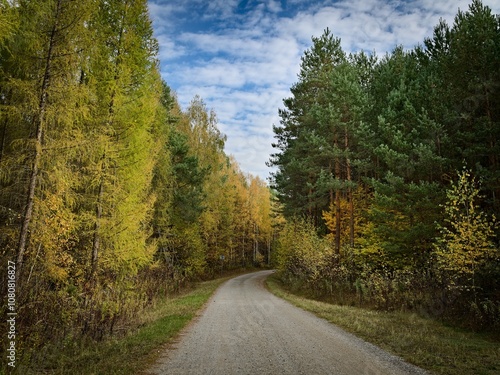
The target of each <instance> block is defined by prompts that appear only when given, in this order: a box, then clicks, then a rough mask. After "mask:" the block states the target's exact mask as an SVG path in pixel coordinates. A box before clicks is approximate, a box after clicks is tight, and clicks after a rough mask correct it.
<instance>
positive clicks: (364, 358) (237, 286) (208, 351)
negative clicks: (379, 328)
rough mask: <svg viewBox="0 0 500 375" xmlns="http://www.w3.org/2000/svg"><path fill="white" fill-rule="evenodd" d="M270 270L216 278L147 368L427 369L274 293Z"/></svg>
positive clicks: (392, 374)
mask: <svg viewBox="0 0 500 375" xmlns="http://www.w3.org/2000/svg"><path fill="white" fill-rule="evenodd" d="M272 272H273V271H260V272H255V273H251V274H246V275H243V276H239V277H236V278H233V279H231V280H229V281H227V282H226V283H225V284H223V285H222V286H221V287H220V288H219V289H218V290H217V291H216V292H215V294H214V295H213V296H212V297H211V299H210V300H209V302H208V304H207V307H206V309H205V310H204V312H203V313H202V314H201V316H200V317H199V319H197V321H195V322H194V323H193V324H192V325H190V327H189V328H188V329H187V330H185V331H184V333H183V334H182V335H181V337H180V338H179V341H178V342H177V343H176V344H174V346H173V348H170V349H168V350H167V351H166V352H165V353H164V354H163V355H162V357H161V358H160V360H159V361H158V362H157V363H156V365H155V366H154V367H153V368H151V369H150V371H149V374H164V375H167V374H168V375H174V374H186V375H188V374H189V375H197V374H204V375H205V374H206V375H208V374H221V375H222V374H228V375H233V374H234V375H240V374H269V375H271V374H272V375H279V374H293V375H298V374H304V375H313V374H335V375H402V374H427V373H426V372H425V371H423V370H421V369H419V368H417V367H415V366H412V365H410V364H408V363H406V362H404V361H403V360H401V359H400V358H398V357H395V356H393V355H390V354H388V353H387V352H384V351H383V350H381V349H379V348H378V347H376V346H374V345H371V344H369V343H366V342H365V341H363V340H360V339H359V338H357V337H355V336H353V335H351V334H349V333H346V332H345V331H343V330H342V329H340V328H338V327H337V326H335V325H332V324H330V323H328V322H327V321H326V320H324V319H320V318H317V317H316V316H315V315H313V314H311V313H308V312H306V311H304V310H301V309H299V308H297V307H294V306H292V305H291V304H289V303H288V302H286V301H284V300H282V299H280V298H278V297H276V296H274V295H273V294H271V293H270V292H268V291H267V290H266V289H265V288H264V286H263V281H264V279H265V278H266V277H267V276H268V275H269V274H271V273H272Z"/></svg>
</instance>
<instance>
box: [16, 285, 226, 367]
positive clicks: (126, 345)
mask: <svg viewBox="0 0 500 375" xmlns="http://www.w3.org/2000/svg"><path fill="white" fill-rule="evenodd" d="M229 278H230V277H226V278H220V279H216V280H212V281H207V282H202V283H199V284H198V285H197V286H196V287H194V288H193V289H192V290H190V291H189V292H187V293H184V294H181V295H179V296H177V297H173V298H168V299H165V300H164V301H161V302H158V303H157V305H156V307H155V308H153V309H150V310H148V311H146V312H145V313H144V316H143V317H141V322H142V327H140V328H138V329H136V330H134V331H133V332H129V333H128V334H127V335H125V336H123V337H121V338H114V339H108V340H105V341H103V342H85V343H83V342H82V343H78V344H76V343H73V345H71V347H66V348H64V349H63V350H60V351H57V352H54V353H51V354H50V355H48V356H47V358H46V359H47V360H46V364H47V365H46V367H45V368H43V369H40V368H38V369H32V368H22V369H21V368H19V369H17V370H18V373H22V374H52V375H63V374H71V375H76V374H78V375H100V374H102V375H112V374H121V375H122V374H138V373H141V372H143V371H144V370H146V369H147V368H148V367H150V366H151V365H152V364H153V363H154V362H155V360H156V359H157V358H158V357H159V355H160V353H161V352H162V350H161V349H162V348H165V346H166V345H167V344H168V343H169V342H171V341H172V340H173V338H175V337H176V335H177V334H178V333H179V331H180V330H181V329H182V328H183V327H185V326H186V325H187V324H188V323H189V322H190V321H191V320H192V319H193V318H194V317H195V316H196V314H197V313H198V311H199V310H200V309H201V308H202V307H203V305H204V304H205V302H206V301H207V300H208V299H209V298H210V296H211V295H212V294H213V292H214V291H215V290H216V289H217V287H219V286H220V285H221V284H222V283H223V282H224V281H226V280H227V279H229Z"/></svg>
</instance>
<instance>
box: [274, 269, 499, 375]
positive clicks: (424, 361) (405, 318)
mask: <svg viewBox="0 0 500 375" xmlns="http://www.w3.org/2000/svg"><path fill="white" fill-rule="evenodd" d="M267 286H268V288H269V289H270V291H271V292H273V293H274V294H276V295H277V296H279V297H281V298H284V299H285V300H287V301H289V302H291V303H292V304H294V305H296V306H298V307H300V308H302V309H304V310H308V311H310V312H312V313H314V314H316V315H317V316H319V317H321V318H324V319H326V320H328V321H329V322H331V323H334V324H336V325H338V326H339V327H342V328H343V329H345V330H346V331H348V332H351V333H353V334H354V335H356V336H358V337H361V338H362V339H364V340H366V341H368V342H370V343H372V344H375V345H377V346H379V347H381V348H383V349H384V350H386V351H388V352H390V353H393V354H395V355H397V356H400V357H402V358H404V359H405V360H406V361H408V362H410V363H413V364H415V365H417V366H419V367H422V368H424V369H426V370H429V371H430V372H431V373H434V374H446V375H448V374H449V375H474V374H477V375H494V374H496V375H498V374H500V343H499V342H498V341H497V340H495V339H494V338H493V337H490V336H488V335H486V334H478V333H474V332H469V331H464V330H461V329H457V328H453V327H449V326H446V325H444V324H442V323H440V322H438V321H435V320H431V319H426V318H423V317H420V316H418V315H416V314H411V313H404V312H381V311H374V310H367V309H361V308H356V307H350V306H339V305H334V304H330V303H325V302H320V301H315V300H312V299H308V298H305V297H302V296H298V295H296V294H292V293H290V292H288V291H287V290H286V288H285V287H284V286H283V285H282V284H281V283H280V282H279V280H278V279H277V278H275V277H270V278H268V279H267Z"/></svg>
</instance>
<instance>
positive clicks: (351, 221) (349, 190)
mask: <svg viewBox="0 0 500 375" xmlns="http://www.w3.org/2000/svg"><path fill="white" fill-rule="evenodd" d="M345 150H346V152H348V150H349V135H348V133H347V128H346V131H345ZM346 169H347V170H346V173H347V183H348V188H347V195H348V196H347V199H348V200H349V245H350V246H351V247H354V201H353V194H352V184H351V182H352V177H351V160H350V159H349V156H347V155H346Z"/></svg>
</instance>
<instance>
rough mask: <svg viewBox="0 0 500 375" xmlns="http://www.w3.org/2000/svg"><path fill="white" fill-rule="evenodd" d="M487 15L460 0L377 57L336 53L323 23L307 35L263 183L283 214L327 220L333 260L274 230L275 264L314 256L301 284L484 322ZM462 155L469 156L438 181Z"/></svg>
mask: <svg viewBox="0 0 500 375" xmlns="http://www.w3.org/2000/svg"><path fill="white" fill-rule="evenodd" d="M499 22H500V17H499V16H498V15H494V14H492V12H491V9H489V8H488V7H487V6H484V5H483V4H482V3H481V2H480V1H479V0H474V1H473V2H472V3H471V5H470V6H469V9H468V10H467V11H459V12H458V14H457V16H456V17H455V21H454V23H453V25H452V26H448V25H447V24H446V23H445V22H444V21H441V22H440V23H439V25H437V26H436V28H435V30H434V35H433V36H432V38H428V39H426V40H425V41H424V45H423V46H418V47H415V48H414V49H413V50H409V51H405V50H404V49H403V48H402V47H396V48H395V49H394V50H393V51H392V52H391V53H388V54H386V56H385V57H383V58H381V59H376V58H375V57H374V56H367V55H365V54H363V53H359V54H354V55H350V56H346V55H345V54H344V53H343V51H342V49H341V48H340V40H339V39H337V38H335V37H334V36H333V35H332V34H331V33H330V31H329V30H328V29H327V30H326V31H325V32H324V33H323V35H322V36H320V37H319V38H318V37H314V38H313V39H312V46H311V47H310V49H308V50H307V51H306V52H304V56H303V57H302V60H301V71H300V74H299V77H298V78H299V79H298V82H297V83H296V84H295V85H293V86H292V88H291V92H292V97H290V98H287V99H285V100H284V104H285V109H284V110H281V111H280V112H279V115H280V118H281V121H280V126H275V127H274V132H275V138H276V140H277V142H276V143H275V144H274V145H273V147H274V148H275V149H276V153H275V154H273V155H271V161H270V165H272V166H276V167H277V168H278V169H277V171H276V172H275V174H274V175H273V176H272V184H273V188H275V189H276V191H277V197H278V199H279V200H280V203H281V204H282V211H283V213H284V215H285V217H286V218H292V217H294V216H301V217H307V218H308V219H309V222H310V223H312V224H313V227H314V228H313V230H315V231H316V233H319V234H321V235H323V234H325V231H326V230H328V232H329V233H328V234H327V235H326V236H325V238H327V239H328V240H329V243H330V247H331V248H333V249H334V250H335V253H336V254H337V257H336V261H337V263H336V264H335V263H333V264H325V263H324V262H323V261H322V260H321V259H317V258H315V257H314V256H313V254H314V252H312V251H310V252H309V253H310V254H309V253H308V256H302V257H299V256H295V255H293V254H296V253H297V250H295V249H294V247H293V246H294V244H293V242H289V243H288V242H287V244H288V246H290V249H289V250H288V251H290V254H291V255H290V258H287V256H286V251H287V250H286V249H284V248H283V247H281V251H282V252H283V253H281V254H280V256H281V258H280V259H281V260H280V262H278V266H279V267H280V268H281V269H282V270H288V269H289V268H290V267H291V266H290V265H289V264H288V263H286V262H284V261H283V259H285V260H286V259H295V260H296V262H295V263H291V264H292V266H293V268H294V269H296V270H297V272H296V275H297V276H296V277H295V278H294V277H293V275H294V273H293V272H288V273H287V275H288V276H290V280H293V279H296V280H302V279H304V280H306V279H307V277H304V275H303V274H302V273H301V272H299V271H298V270H300V269H301V267H304V268H305V269H306V270H309V269H314V271H311V273H312V274H314V275H315V276H314V277H313V279H314V281H310V282H308V283H306V287H307V288H309V289H313V290H315V291H318V290H320V291H321V292H320V294H321V293H324V294H326V295H329V296H330V297H331V298H335V299H337V300H338V301H342V302H345V301H350V300H352V301H354V302H353V303H358V302H359V303H361V304H363V303H366V304H368V305H370V304H371V305H372V306H375V307H377V308H385V309H390V308H397V307H398V306H403V307H406V306H410V308H413V309H416V310H421V311H426V312H429V311H430V314H431V315H439V316H447V317H454V318H455V319H456V318H459V319H460V321H462V322H466V323H467V322H469V323H470V325H471V326H475V327H476V328H477V327H484V326H488V325H489V326H490V327H493V326H496V323H495V322H496V321H497V319H495V318H494V314H495V311H497V306H498V304H499V303H500V301H499V296H498V292H497V290H498V287H499V285H498V281H497V280H498V276H499V275H500V273H499V270H500V268H499V266H498V265H499V261H498V259H499V256H498V248H499V246H498V238H499V237H498V236H499V234H500V232H499V227H498V226H497V225H496V224H495V217H498V215H499V214H500V209H499V208H500V205H499V202H500V200H499V199H498V197H499V196H500V190H499V187H500V185H499V181H500V178H499V177H500V168H499V162H498V155H500V152H499V149H498V145H499V142H498V139H499V137H500V133H499V131H500V102H499V101H498V98H500V95H498V89H499V88H500V76H499V72H500V71H499V70H498V66H500V55H499V51H500V48H499V46H500V38H499V37H500V34H499V33H498V30H499V27H500V24H499ZM464 164H465V165H470V166H473V169H472V170H471V171H467V172H464V173H466V174H467V176H465V175H460V178H459V181H458V182H457V183H455V184H453V185H452V188H451V189H448V182H449V181H450V176H452V175H453V174H454V173H455V172H454V171H455V170H456V169H458V168H460V167H461V166H462V165H464ZM472 175H474V176H476V178H477V179H480V180H481V182H482V185H481V186H482V187H481V190H479V189H480V188H479V187H478V186H476V185H475V184H476V182H475V180H474V179H473V180H469V177H470V176H472ZM360 191H361V192H364V194H365V196H364V197H363V199H360V198H359V192H360ZM479 191H481V194H479ZM357 194H358V195H357ZM490 218H491V219H490ZM309 229H311V228H309ZM284 235H286V237H289V236H290V233H289V232H288V231H287V230H285V232H284ZM318 246H322V245H318ZM305 248H307V246H306V247H305ZM319 251H320V250H319ZM297 254H300V253H297ZM311 262H313V263H314V262H318V265H317V267H313V266H312V265H311ZM304 273H305V274H307V273H308V272H304ZM409 284H413V285H418V287H417V288H415V290H414V291H412V290H411V289H410V288H407V285H409ZM450 286H454V288H450ZM457 286H458V287H459V288H456V287H457ZM458 290H460V291H461V292H458ZM462 292H463V293H462ZM353 295H355V296H356V297H357V298H358V299H359V301H356V298H354V299H353V298H352V296H353ZM405 301H408V304H406V302H405ZM347 303H350V302H347ZM434 305H439V306H441V308H439V309H434V308H433V306H434ZM436 311H439V312H436Z"/></svg>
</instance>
